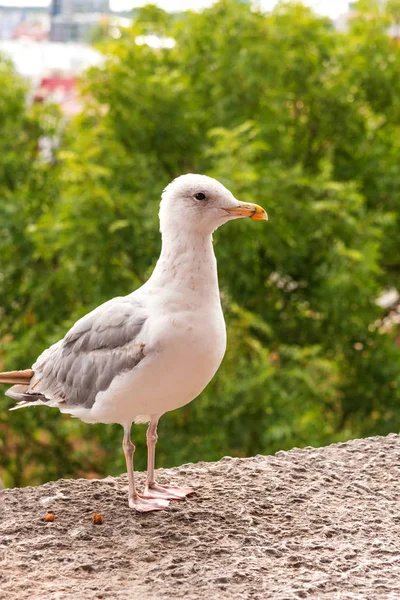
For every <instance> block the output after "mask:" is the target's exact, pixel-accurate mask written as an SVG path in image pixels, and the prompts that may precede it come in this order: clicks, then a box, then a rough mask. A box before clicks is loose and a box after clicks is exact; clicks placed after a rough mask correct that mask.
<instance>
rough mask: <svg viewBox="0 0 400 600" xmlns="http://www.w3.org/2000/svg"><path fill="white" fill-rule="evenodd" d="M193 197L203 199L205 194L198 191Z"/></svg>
mask: <svg viewBox="0 0 400 600" xmlns="http://www.w3.org/2000/svg"><path fill="white" fill-rule="evenodd" d="M194 197H195V198H196V200H205V199H206V195H205V194H203V192H198V193H197V194H195V195H194Z"/></svg>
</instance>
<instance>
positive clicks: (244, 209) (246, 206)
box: [224, 202, 268, 221]
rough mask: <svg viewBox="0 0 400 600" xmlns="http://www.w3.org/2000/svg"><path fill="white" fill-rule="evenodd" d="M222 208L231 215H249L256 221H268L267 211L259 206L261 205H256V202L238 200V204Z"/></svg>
mask: <svg viewBox="0 0 400 600" xmlns="http://www.w3.org/2000/svg"><path fill="white" fill-rule="evenodd" d="M224 210H225V211H226V212H227V213H228V214H230V215H232V216H233V217H250V218H251V219H255V220H256V221H262V220H264V221H268V215H267V213H266V212H265V210H264V209H263V208H261V206H258V204H251V203H250V202H239V206H234V207H233V208H225V209H224Z"/></svg>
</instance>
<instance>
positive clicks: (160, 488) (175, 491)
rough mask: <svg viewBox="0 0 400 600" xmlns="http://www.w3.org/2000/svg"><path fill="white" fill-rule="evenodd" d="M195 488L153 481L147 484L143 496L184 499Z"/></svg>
mask: <svg viewBox="0 0 400 600" xmlns="http://www.w3.org/2000/svg"><path fill="white" fill-rule="evenodd" d="M193 492H194V490H193V489H192V488H189V487H178V486H174V485H161V484H160V483H155V482H154V483H151V484H150V485H146V487H145V489H144V494H141V496H142V498H149V499H150V498H154V499H158V498H161V499H166V500H184V499H185V498H186V496H189V495H190V494H193Z"/></svg>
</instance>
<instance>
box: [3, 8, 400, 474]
mask: <svg viewBox="0 0 400 600" xmlns="http://www.w3.org/2000/svg"><path fill="white" fill-rule="evenodd" d="M361 8H362V7H361ZM387 9H388V11H389V5H388V7H387ZM388 23H389V21H388V13H387V12H386V13H385V12H384V11H377V12H376V13H375V12H374V13H373V15H372V16H371V14H369V13H368V14H367V13H366V12H365V10H364V9H362V10H361V9H360V11H359V14H358V16H357V17H356V18H355V19H354V21H353V22H352V23H351V27H350V30H349V32H348V33H346V34H342V33H338V32H336V31H335V30H334V29H333V27H332V25H331V23H330V21H329V20H328V19H325V18H320V17H317V16H315V15H314V14H313V13H312V11H311V10H309V9H308V8H305V7H304V6H302V5H300V4H298V3H293V4H280V5H279V6H278V7H277V8H276V9H275V10H274V11H273V12H272V13H270V14H263V13H262V12H260V11H257V10H250V9H249V7H248V6H246V5H245V4H243V3H240V2H235V1H233V0H225V1H224V2H219V3H217V4H215V5H214V6H213V7H212V8H210V9H207V10H205V11H203V12H202V13H194V12H193V13H192V12H187V13H183V14H181V15H179V16H178V17H175V18H171V17H170V16H169V15H167V14H166V13H163V12H162V11H160V10H159V9H156V8H154V7H146V8H145V9H143V10H141V11H138V14H137V18H136V20H135V22H134V25H133V27H132V28H131V29H130V30H126V31H124V35H123V36H122V37H121V38H120V39H119V40H113V41H110V42H109V43H107V44H106V45H105V46H103V48H104V51H105V52H106V53H107V55H108V59H107V62H106V64H105V65H103V66H101V67H100V68H96V69H92V70H91V71H90V72H89V73H88V74H87V75H85V78H84V80H83V81H82V86H83V91H84V98H85V103H86V106H85V110H84V111H83V113H82V114H81V115H79V116H78V117H77V118H76V119H75V120H74V121H73V122H72V123H69V124H68V126H67V127H66V129H65V132H64V137H63V140H62V144H61V147H60V149H59V151H58V152H57V154H56V157H55V158H56V161H55V163H54V164H53V165H51V168H50V166H49V165H48V164H43V162H40V160H38V159H37V158H36V159H34V160H33V161H32V160H30V161H28V166H27V167H25V170H24V171H23V173H24V177H23V179H24V182H25V183H24V185H25V186H27V187H26V189H27V192H26V195H25V196H24V197H23V198H24V200H23V202H22V201H21V202H22V203H21V205H18V203H17V201H16V199H15V198H18V194H15V193H14V192H12V193H11V192H10V195H9V200H8V201H7V202H6V203H5V207H6V208H4V210H7V211H9V212H10V211H11V212H12V207H13V206H14V207H15V206H19V208H17V209H16V212H13V213H12V217H11V219H10V222H9V223H7V221H6V220H5V217H4V220H3V223H7V228H8V227H10V226H12V227H15V228H16V233H15V236H14V237H9V236H8V237H7V235H5V236H3V241H2V242H0V257H1V264H2V265H3V264H4V265H6V266H5V267H4V269H3V266H2V274H3V275H4V276H3V280H2V282H0V306H1V307H3V312H4V315H3V319H2V322H1V325H0V339H1V338H2V340H3V341H4V344H2V347H3V346H4V348H5V349H6V350H7V352H6V359H7V366H9V367H15V366H20V367H25V366H26V365H27V364H29V363H30V362H32V360H33V359H34V357H35V356H36V355H37V354H38V353H39V352H40V351H41V350H42V349H43V348H44V347H45V346H46V344H49V343H51V342H53V341H55V340H56V339H57V338H58V337H59V336H60V335H62V334H63V333H64V332H65V331H66V329H67V328H68V327H69V326H70V325H71V324H72V323H73V322H74V320H75V319H77V318H78V317H79V316H81V315H82V314H84V312H86V311H87V310H89V309H91V308H93V307H94V306H96V305H98V304H99V303H100V302H102V301H104V300H106V299H107V298H109V297H112V296H115V295H120V294H125V293H128V292H129V291H130V290H131V289H134V288H135V287H137V286H139V285H140V284H141V283H142V282H143V281H144V280H145V279H146V277H147V276H148V275H149V273H150V272H151V269H152V267H153V266H154V263H155V261H156V259H157V256H158V252H159V249H160V241H159V234H158V232H157V229H158V223H157V210H158V201H159V196H160V192H161V191H162V188H163V187H164V185H165V184H166V183H168V182H169V180H170V179H171V178H173V177H175V176H177V175H179V174H181V173H182V172H187V171H194V172H205V173H207V174H209V175H211V176H215V177H217V178H218V179H220V180H221V181H222V182H223V183H225V184H226V185H227V186H228V187H230V189H231V190H232V191H233V193H235V195H236V196H237V197H239V198H242V199H243V200H248V201H256V202H259V203H261V204H262V205H264V206H265V208H266V209H267V211H268V212H269V214H270V222H269V223H268V225H266V226H265V228H263V230H262V231H261V230H260V229H259V228H257V230H255V228H254V227H253V226H252V225H251V223H249V222H237V223H233V224H230V225H227V226H226V227H224V228H222V229H221V231H218V232H217V233H216V235H215V244H216V254H217V257H218V264H219V274H220V282H221V289H222V297H223V304H224V308H225V313H226V318H227V324H228V339H229V344H228V352H227V356H226V359H225V361H224V363H223V366H222V368H221V370H220V371H219V373H218V375H217V376H216V378H215V379H214V381H213V382H212V383H211V384H210V386H209V387H208V388H207V389H206V390H205V392H204V393H203V394H202V396H201V398H200V399H198V400H197V401H196V402H194V403H192V404H191V405H189V406H187V407H184V408H183V409H181V410H179V411H175V412H174V413H171V414H169V415H166V416H165V417H164V419H162V422H161V426H160V427H161V430H162V431H163V435H162V436H160V447H159V452H158V458H159V463H160V464H163V465H171V464H178V463H181V462H183V461H187V460H199V459H205V460H212V459H217V458H219V457H220V456H221V455H223V454H235V455H239V456H241V455H243V456H244V455H251V454H254V453H257V452H264V453H265V452H272V451H275V450H277V449H279V448H288V447H291V446H293V445H309V444H313V445H321V444H326V443H330V442H333V441H337V440H344V439H348V438H349V437H356V436H363V435H370V434H372V433H375V434H377V433H382V434H384V433H387V432H389V431H392V430H393V429H398V428H399V424H400V413H399V405H400V368H399V367H400V350H399V348H398V347H397V346H396V345H395V341H394V336H392V335H391V333H390V332H389V333H385V334H383V333H382V332H381V330H380V320H381V318H382V316H383V315H382V309H381V308H380V307H379V306H377V304H376V302H375V300H376V298H377V297H378V296H379V295H380V293H381V292H382V290H383V289H384V287H385V286H387V285H389V284H394V285H397V286H399V287H400V283H399V279H398V278H399V273H400V268H399V266H398V256H399V252H398V249H399V248H398V245H399V239H400V236H399V225H400V223H399V213H400V211H399V191H398V190H399V189H400V188H399V185H398V183H400V182H399V173H400V170H399V168H398V164H399V156H400V144H399V139H400V137H399V135H398V134H399V125H400V122H399V117H400V111H399V100H398V98H399V97H400V95H399V93H398V92H399V91H400V90H399V86H400V74H399V73H400V72H399V69H398V65H399V48H398V46H397V45H396V44H394V43H393V40H391V39H390V38H389V37H388V35H387V27H388ZM149 34H152V35H160V36H167V37H171V38H173V39H174V40H175V46H174V47H172V48H157V49H155V48H151V47H149V46H147V45H146V44H143V43H141V44H137V43H136V40H137V39H138V38H139V37H140V38H141V42H142V41H143V36H145V35H149ZM13 85H14V86H17V89H19V87H18V86H19V85H20V83H19V82H18V81H16V80H15V81H14V83H13ZM20 94H21V99H22V100H21V102H20V105H19V106H20V107H21V108H20V113H19V114H21V118H24V119H26V118H27V115H30V109H26V108H25V107H24V105H23V92H20ZM7 110H9V109H7ZM7 118H8V119H10V118H11V117H10V116H8V117H7ZM38 118H39V117H38ZM42 118H43V115H41V116H40V118H39V122H40V119H42ZM20 129H21V132H22V131H24V128H23V127H22V126H21V128H20ZM18 131H20V130H18ZM16 139H18V138H17V137H16ZM11 147H13V146H12V145H11ZM24 148H25V147H24ZM24 153H25V149H23V151H21V152H18V155H25V154H24ZM18 160H21V156H18ZM0 161H1V159H0ZM16 164H17V163H16ZM33 180H37V181H38V182H39V183H37V185H38V186H39V187H38V189H37V190H36V191H35V189H34V188H33V187H32V186H33V184H32V181H33ZM44 184H45V185H44ZM43 185H44V187H43ZM40 186H42V187H40ZM35 194H36V197H35ZM38 198H40V202H38ZM24 211H25V212H24ZM26 211H28V215H27V214H26ZM0 219H3V216H2V214H0ZM0 226H1V223H0ZM20 242H21V248H20V249H19V250H18V252H20V254H21V256H20V261H21V264H23V265H24V267H25V268H24V271H23V273H24V276H23V277H22V280H20V279H18V277H17V274H16V271H14V269H16V267H15V266H12V264H13V261H12V260H11V257H12V256H13V255H14V254H13V253H14V252H15V246H16V245H18V244H19V243H20ZM10 264H11V266H10ZM27 273H28V274H27ZM21 281H22V282H23V283H21ZM10 283H11V285H10ZM6 286H7V287H6ZM10 290H12V291H13V293H12V294H11V293H10ZM33 290H34V292H32V291H33ZM16 291H17V293H18V296H19V299H18V303H16V300H15V295H16ZM27 315H29V316H27ZM27 319H28V320H27ZM4 354H5V353H4ZM21 413H22V411H21ZM21 413H17V416H15V417H14V415H13V417H8V416H7V418H6V416H5V414H4V413H1V417H2V422H3V423H7V427H8V429H10V428H11V431H12V435H9V434H7V435H8V437H7V439H9V440H12V444H14V445H15V448H14V447H7V456H8V457H9V458H7V459H5V458H0V461H3V462H1V463H0V464H1V465H2V467H3V469H5V470H7V473H8V479H7V482H8V483H21V482H23V483H26V482H31V483H32V482H38V481H43V480H44V479H45V478H48V477H53V476H61V475H63V476H66V475H71V474H72V473H74V472H79V473H86V474H87V473H98V474H104V473H109V472H111V473H113V474H116V473H118V472H119V470H121V469H123V468H124V467H123V456H122V453H120V452H119V444H120V431H119V428H118V427H117V426H115V427H105V426H102V425H98V426H93V427H92V428H89V427H88V426H87V425H82V424H80V423H79V422H78V421H75V420H72V419H67V418H66V417H63V416H61V415H58V414H56V413H55V412H54V413H51V412H50V411H48V410H46V409H31V411H30V413H29V416H27V411H24V413H23V415H22V414H21ZM3 419H4V420H3ZM48 429H49V430H50V434H48V435H50V436H53V434H54V438H57V436H58V438H57V439H56V440H55V441H54V440H53V439H52V438H51V437H46V433H45V432H46V431H47V430H48ZM3 430H4V431H5V430H6V426H5V425H4V426H3ZM21 431H23V432H24V437H25V440H26V444H27V449H25V448H21V444H20V443H18V440H20V439H21ZM138 435H139V434H138ZM4 437H5V434H4ZM32 440H34V441H36V440H41V443H42V444H46V443H50V441H51V442H52V443H55V444H56V451H55V452H54V455H53V456H51V457H50V456H48V457H47V460H46V461H42V462H40V461H38V460H37V455H35V454H33V453H32V450H31V448H32V445H33V444H32ZM135 441H136V440H135ZM63 445H65V448H64V447H63ZM9 446H10V444H9ZM138 446H139V452H138V462H137V466H138V467H144V465H145V462H144V460H145V453H144V452H142V450H143V449H144V440H143V435H142V434H140V438H139V440H138ZM42 447H43V446H40V448H42ZM48 452H50V451H48ZM2 456H4V453H2ZM17 463H18V469H17V467H16V464H17ZM17 471H18V473H19V474H20V475H18V476H19V477H20V479H18V480H17V479H16V477H17V475H16V473H17Z"/></svg>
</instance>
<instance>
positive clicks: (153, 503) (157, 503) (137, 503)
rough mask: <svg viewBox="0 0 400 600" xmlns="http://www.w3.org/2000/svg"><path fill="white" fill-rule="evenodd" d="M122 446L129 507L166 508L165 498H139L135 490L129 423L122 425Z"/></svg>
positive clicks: (144, 510) (142, 510)
mask: <svg viewBox="0 0 400 600" xmlns="http://www.w3.org/2000/svg"><path fill="white" fill-rule="evenodd" d="M122 447H123V449H124V454H125V460H126V468H127V471H128V484H129V494H128V501H129V507H130V508H135V509H136V510H137V511H139V512H150V511H152V510H163V509H164V508H166V507H167V506H168V504H169V502H168V500H167V499H160V500H152V499H146V498H141V497H140V496H139V495H138V493H137V491H136V487H135V479H134V475H133V455H134V453H135V446H134V444H132V441H131V425H129V427H125V426H124V440H123V443H122Z"/></svg>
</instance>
